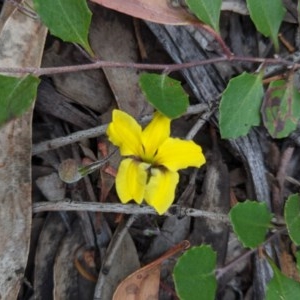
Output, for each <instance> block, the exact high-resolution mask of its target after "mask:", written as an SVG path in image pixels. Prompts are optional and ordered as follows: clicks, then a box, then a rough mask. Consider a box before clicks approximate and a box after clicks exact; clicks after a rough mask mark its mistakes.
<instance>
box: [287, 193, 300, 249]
mask: <svg viewBox="0 0 300 300" xmlns="http://www.w3.org/2000/svg"><path fill="white" fill-rule="evenodd" d="M284 218H285V222H286V225H287V229H288V232H289V235H290V237H291V239H292V241H293V242H294V243H295V244H296V245H298V246H299V245H300V197H299V194H294V195H291V196H289V197H288V200H287V201H286V204H285V207H284Z"/></svg>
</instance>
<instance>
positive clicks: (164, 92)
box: [139, 73, 189, 119]
mask: <svg viewBox="0 0 300 300" xmlns="http://www.w3.org/2000/svg"><path fill="white" fill-rule="evenodd" d="M139 84H140V87H141V89H142V91H143V93H144V94H145V95H146V99H147V101H148V102H149V103H151V104H152V105H153V106H154V107H155V108H156V109H157V110H158V111H160V112H161V113H162V114H164V115H165V116H167V117H169V118H170V119H175V118H178V117H180V116H181V115H182V114H184V113H185V111H186V109H187V107H188V104H189V99H188V95H187V93H186V92H185V91H184V89H183V88H182V86H181V83H180V81H177V80H175V79H172V78H170V77H168V76H166V75H159V74H149V73H143V74H142V75H141V76H140V80H139Z"/></svg>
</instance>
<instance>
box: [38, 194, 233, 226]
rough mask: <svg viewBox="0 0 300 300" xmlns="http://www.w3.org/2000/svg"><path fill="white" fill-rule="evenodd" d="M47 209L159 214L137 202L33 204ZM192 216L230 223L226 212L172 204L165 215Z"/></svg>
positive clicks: (44, 209)
mask: <svg viewBox="0 0 300 300" xmlns="http://www.w3.org/2000/svg"><path fill="white" fill-rule="evenodd" d="M45 211H92V212H103V213H123V214H135V215H146V214H147V215H148V214H150V215H157V212H156V211H155V210H154V209H153V208H152V207H150V206H139V205H137V204H119V203H100V202H76V201H71V200H69V199H65V200H64V201H51V202H36V203H34V204H33V213H39V212H45ZM174 215H180V216H191V217H204V218H208V219H211V220H218V221H222V222H225V223H229V220H228V217H227V215H226V214H219V213H214V212H209V211H204V210H200V209H194V208H188V207H182V206H178V205H172V207H171V208H170V209H169V211H168V212H166V213H165V216H174Z"/></svg>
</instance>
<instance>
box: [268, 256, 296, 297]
mask: <svg viewBox="0 0 300 300" xmlns="http://www.w3.org/2000/svg"><path fill="white" fill-rule="evenodd" d="M269 263H270V264H271V267H272V269H273V272H274V275H273V278H272V279H271V281H270V282H269V283H268V285H267V293H266V300H278V299H283V300H295V299H298V298H299V295H300V283H299V282H297V281H295V280H293V279H291V278H289V277H287V276H285V275H284V274H282V273H281V272H280V270H279V269H278V268H277V267H276V265H275V264H274V263H273V262H272V261H270V260H269Z"/></svg>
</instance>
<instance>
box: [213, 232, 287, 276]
mask: <svg viewBox="0 0 300 300" xmlns="http://www.w3.org/2000/svg"><path fill="white" fill-rule="evenodd" d="M286 230H287V229H286V228H282V229H280V230H278V231H276V232H275V233H274V234H272V235H271V236H270V237H268V238H267V239H266V240H265V241H264V242H263V243H262V245H260V247H263V246H265V245H267V244H268V243H270V242H271V241H272V240H273V239H275V238H276V237H277V236H279V235H280V234H283V233H284V232H285V231H286ZM257 249H258V247H257V248H254V249H251V250H249V251H246V252H245V253H243V254H241V255H240V256H239V257H237V258H235V259H234V260H233V261H231V262H230V263H228V264H227V265H226V266H224V267H222V268H218V269H216V278H217V279H218V280H219V279H220V278H221V277H222V276H224V274H226V273H227V272H228V271H229V270H231V269H233V268H234V267H235V266H237V265H238V264H239V263H240V262H241V261H243V260H244V259H246V258H248V257H249V256H251V255H252V254H254V253H255V252H256V251H257Z"/></svg>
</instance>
